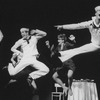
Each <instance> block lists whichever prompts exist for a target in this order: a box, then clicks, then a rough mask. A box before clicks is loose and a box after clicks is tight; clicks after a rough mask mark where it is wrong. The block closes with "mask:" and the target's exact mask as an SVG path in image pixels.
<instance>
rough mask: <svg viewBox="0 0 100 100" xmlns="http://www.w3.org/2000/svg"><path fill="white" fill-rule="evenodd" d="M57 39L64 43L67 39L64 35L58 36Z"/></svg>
mask: <svg viewBox="0 0 100 100" xmlns="http://www.w3.org/2000/svg"><path fill="white" fill-rule="evenodd" d="M57 38H58V39H59V38H61V39H62V40H64V41H66V40H67V37H66V35H65V34H59V35H58V37H57Z"/></svg>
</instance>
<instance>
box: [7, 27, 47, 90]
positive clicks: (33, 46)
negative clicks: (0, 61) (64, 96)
mask: <svg viewBox="0 0 100 100" xmlns="http://www.w3.org/2000/svg"><path fill="white" fill-rule="evenodd" d="M20 31H21V35H22V38H21V39H19V40H18V41H17V42H16V43H15V44H14V46H13V47H12V48H11V51H12V52H14V53H16V54H17V55H21V56H22V58H21V60H20V61H19V63H18V64H17V65H16V67H14V66H13V65H12V64H9V66H8V72H9V74H10V75H11V76H14V75H16V74H17V73H19V72H20V71H22V70H23V69H24V68H26V67H27V66H29V65H31V66H32V67H33V68H35V69H36V71H34V72H32V73H30V74H29V76H30V77H31V78H32V79H33V80H32V85H33V87H34V88H35V89H36V88H37V86H36V84H35V81H34V80H35V79H37V78H40V77H42V76H44V75H46V74H47V73H48V72H49V68H48V67H47V66H46V65H45V64H44V63H42V62H40V61H38V60H37V57H38V56H39V52H38V50H37V42H38V40H39V39H40V38H43V37H44V36H46V34H47V33H46V32H44V31H41V30H38V29H36V30H31V31H30V34H29V29H28V28H21V30H20ZM18 47H21V49H22V50H21V51H20V50H18V49H17V48H18Z"/></svg>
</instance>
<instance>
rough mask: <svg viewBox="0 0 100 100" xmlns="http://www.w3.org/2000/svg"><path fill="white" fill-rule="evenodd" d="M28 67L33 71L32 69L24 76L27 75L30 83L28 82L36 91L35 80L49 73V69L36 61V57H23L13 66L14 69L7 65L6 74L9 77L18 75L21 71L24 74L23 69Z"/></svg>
mask: <svg viewBox="0 0 100 100" xmlns="http://www.w3.org/2000/svg"><path fill="white" fill-rule="evenodd" d="M28 66H31V67H32V68H33V71H32V69H31V71H29V72H28V73H27V71H26V74H29V75H28V78H29V79H31V81H30V80H29V81H30V82H31V85H32V86H33V87H34V89H37V85H36V83H35V80H36V79H38V78H40V77H42V76H44V75H46V74H47V73H49V68H48V67H47V66H46V65H45V64H44V63H42V62H40V61H39V60H37V58H36V56H30V57H23V58H22V59H21V60H20V62H19V63H18V64H17V65H16V66H15V68H14V66H13V65H12V64H11V63H9V65H8V72H9V74H10V75H11V76H16V75H17V74H20V72H21V71H24V72H25V70H24V69H25V68H26V67H28ZM34 69H35V70H34ZM22 75H23V74H22ZM24 75H25V73H24Z"/></svg>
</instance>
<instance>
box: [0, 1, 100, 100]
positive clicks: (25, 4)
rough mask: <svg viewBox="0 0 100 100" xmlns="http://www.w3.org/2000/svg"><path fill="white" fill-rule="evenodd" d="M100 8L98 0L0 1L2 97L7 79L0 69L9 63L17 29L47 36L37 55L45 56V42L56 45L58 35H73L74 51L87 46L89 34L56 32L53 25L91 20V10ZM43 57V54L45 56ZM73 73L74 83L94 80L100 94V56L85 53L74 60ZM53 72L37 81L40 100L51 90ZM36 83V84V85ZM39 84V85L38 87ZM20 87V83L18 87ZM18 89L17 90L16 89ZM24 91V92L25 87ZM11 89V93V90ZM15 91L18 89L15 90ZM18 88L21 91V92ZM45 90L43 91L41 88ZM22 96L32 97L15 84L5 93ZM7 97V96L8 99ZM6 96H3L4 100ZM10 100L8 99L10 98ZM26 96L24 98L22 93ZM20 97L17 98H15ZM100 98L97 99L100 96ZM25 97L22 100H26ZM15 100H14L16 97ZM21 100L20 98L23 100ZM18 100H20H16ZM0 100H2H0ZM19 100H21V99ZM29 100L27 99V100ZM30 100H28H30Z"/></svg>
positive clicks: (18, 36)
mask: <svg viewBox="0 0 100 100" xmlns="http://www.w3.org/2000/svg"><path fill="white" fill-rule="evenodd" d="M99 4H100V2H99V0H0V29H1V30H2V32H3V34H4V39H3V41H2V42H1V43H0V71H1V73H0V88H1V90H0V91H1V94H4V88H3V87H4V85H5V84H6V83H7V81H8V80H9V77H8V76H7V75H6V73H5V74H4V72H2V70H1V69H2V68H3V67H4V66H6V65H7V64H8V62H9V61H10V58H11V55H12V52H11V51H10V48H11V47H12V45H13V44H14V43H15V41H17V40H18V39H19V38H21V36H20V31H19V30H20V28H22V27H29V28H30V29H32V28H33V29H40V30H43V31H45V32H47V34H48V35H47V36H46V37H45V38H44V39H41V40H40V41H39V44H38V45H39V46H38V48H39V51H40V52H42V53H44V52H45V51H44V50H45V47H44V46H42V44H43V45H44V42H45V40H47V39H49V40H50V42H51V43H56V36H57V35H58V34H59V33H66V34H67V35H69V34H74V35H75V37H76V41H77V42H76V47H78V46H81V45H83V44H85V43H89V42H90V34H89V31H88V30H87V29H84V30H73V31H68V30H61V31H58V30H56V28H55V27H54V25H62V24H68V23H78V22H82V21H86V20H90V19H91V17H92V16H94V7H95V6H98V5H99ZM44 54H45V53H44ZM73 60H74V62H75V65H76V67H77V68H76V71H75V74H74V78H75V79H94V80H95V82H96V84H97V90H98V95H99V94H100V85H99V84H100V78H99V76H100V71H99V67H100V61H99V60H100V52H99V51H98V52H94V53H88V54H82V55H78V56H75V57H74V58H73ZM51 75H52V72H51V73H50V74H49V75H46V76H45V77H43V78H41V79H39V80H37V84H38V85H39V88H40V91H42V92H40V97H41V98H40V99H41V100H49V99H50V97H49V94H50V93H49V92H50V91H51V90H52V89H51V88H52V79H51ZM38 81H39V82H38ZM39 83H40V84H39ZM21 84H23V83H21ZM18 86H19V87H18ZM23 86H24V87H26V88H24V87H23ZM12 87H13V88H14V90H13V89H12ZM15 87H18V88H17V89H15ZM20 87H21V89H20ZM43 87H44V88H43ZM23 89H25V91H26V92H25V93H26V95H27V97H29V96H30V95H31V93H30V92H28V93H27V91H29V90H30V89H29V88H28V87H27V84H23V85H21V86H20V85H18V84H15V85H14V86H11V87H10V89H7V90H6V92H7V93H8V95H9V92H10V95H11V94H12V95H13V97H15V95H14V93H13V92H12V91H14V92H15V94H16V95H17V91H20V90H22V91H20V92H21V93H22V92H23ZM7 93H6V95H7ZM6 95H5V96H6ZM12 95H11V96H10V99H11V97H12ZM23 95H24V96H25V94H24V93H23ZM18 96H19V97H20V95H18ZM99 96H100V95H99ZM27 97H25V98H24V99H27ZM15 98H16V97H15ZM22 98H23V97H22ZM16 99H17V100H20V98H16ZM0 100H2V99H0ZM13 100H15V99H13ZM21 100H22V99H21ZM28 100H29V98H28ZM30 100H31V99H30Z"/></svg>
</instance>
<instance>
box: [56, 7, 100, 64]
mask: <svg viewBox="0 0 100 100" xmlns="http://www.w3.org/2000/svg"><path fill="white" fill-rule="evenodd" d="M56 27H57V29H67V30H75V29H84V28H88V29H89V31H90V34H91V43H88V44H85V45H83V46H81V47H78V48H74V49H70V50H65V51H61V52H60V54H61V57H59V58H60V59H61V61H62V62H64V61H66V60H68V59H70V58H72V57H74V56H76V55H79V54H82V53H88V52H93V51H96V50H99V49H100V6H97V7H95V16H94V17H92V20H89V21H85V22H81V23H77V24H67V25H57V26H56ZM84 34H85V33H84Z"/></svg>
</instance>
